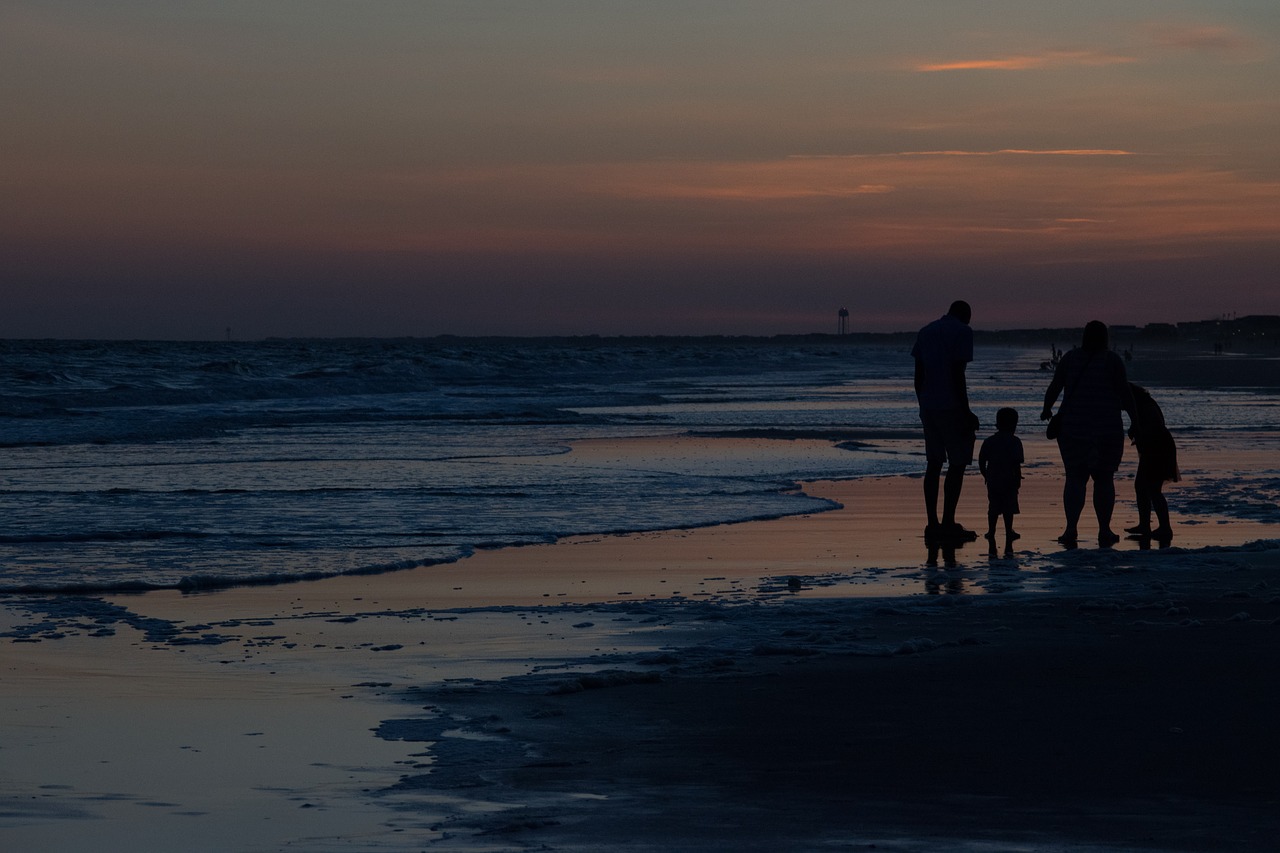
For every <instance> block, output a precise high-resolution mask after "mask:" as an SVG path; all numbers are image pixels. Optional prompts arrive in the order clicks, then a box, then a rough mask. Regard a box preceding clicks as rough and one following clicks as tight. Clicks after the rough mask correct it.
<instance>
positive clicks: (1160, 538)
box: [1125, 383, 1181, 545]
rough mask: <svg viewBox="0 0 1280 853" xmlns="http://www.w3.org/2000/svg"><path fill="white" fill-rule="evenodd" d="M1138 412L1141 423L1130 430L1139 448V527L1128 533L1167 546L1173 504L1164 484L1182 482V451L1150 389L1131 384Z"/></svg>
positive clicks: (1135, 482)
mask: <svg viewBox="0 0 1280 853" xmlns="http://www.w3.org/2000/svg"><path fill="white" fill-rule="evenodd" d="M1129 388H1130V390H1131V391H1132V392H1133V399H1134V402H1135V404H1136V405H1137V409H1138V422H1137V424H1136V425H1135V426H1134V427H1133V428H1132V429H1130V430H1129V438H1131V439H1133V444H1134V446H1135V447H1136V448H1138V473H1137V475H1135V476H1134V478H1133V492H1134V496H1135V497H1136V499H1137V502H1138V523H1137V524H1136V525H1134V526H1133V527H1129V528H1127V529H1126V530H1125V532H1126V533H1128V534H1130V535H1131V537H1132V538H1136V539H1147V538H1150V539H1155V540H1156V541H1157V542H1159V543H1160V544H1162V545H1164V544H1167V543H1169V542H1170V541H1171V540H1172V539H1173V527H1172V526H1171V525H1170V524H1169V502H1168V501H1167V500H1166V499H1165V496H1164V484H1165V483H1166V482H1172V483H1176V482H1177V481H1178V480H1179V479H1181V475H1180V473H1179V472H1178V447H1177V445H1176V444H1174V443H1173V434H1172V433H1170V432H1169V428H1168V427H1167V426H1165V422H1164V412H1163V411H1161V409H1160V404H1159V403H1157V402H1156V401H1155V399H1154V398H1153V397H1152V396H1151V394H1150V392H1148V391H1147V389H1145V388H1143V387H1142V386H1141V385H1134V384H1132V383H1130V385H1129ZM1153 509H1154V510H1155V513H1156V525H1157V526H1156V527H1155V528H1154V529H1153V528H1152V527H1151V511H1152V510H1153Z"/></svg>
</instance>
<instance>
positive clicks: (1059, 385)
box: [1040, 320, 1138, 548]
mask: <svg viewBox="0 0 1280 853" xmlns="http://www.w3.org/2000/svg"><path fill="white" fill-rule="evenodd" d="M1064 390H1065V391H1066V394H1065V395H1064V396H1063V399H1062V407H1061V409H1060V410H1059V414H1060V415H1061V421H1062V428H1061V432H1060V433H1059V434H1058V452H1059V454H1060V455H1061V456H1062V467H1063V469H1064V471H1065V473H1066V483H1065V484H1064V485H1063V487H1062V507H1063V510H1064V512H1065V513H1066V517H1067V526H1066V529H1065V530H1063V531H1062V535H1061V536H1059V537H1058V541H1059V542H1061V543H1062V544H1063V545H1066V546H1068V547H1074V546H1075V544H1076V541H1077V540H1078V539H1079V521H1080V514H1081V512H1082V511H1083V510H1084V503H1085V494H1086V492H1087V489H1088V485H1089V481H1090V480H1092V481H1093V510H1094V513H1095V514H1096V515H1097V517H1098V547H1100V548H1107V547H1110V546H1111V545H1114V544H1115V543H1116V542H1118V541H1120V537H1119V536H1117V535H1116V534H1115V533H1114V532H1113V531H1112V530H1111V514H1112V512H1113V511H1114V510H1115V505H1116V485H1115V473H1116V469H1117V468H1118V467H1120V458H1121V457H1122V456H1123V455H1124V421H1123V420H1122V419H1121V417H1120V413H1121V412H1122V411H1123V412H1128V414H1129V421H1130V423H1131V424H1137V423H1138V415H1137V410H1136V408H1135V406H1134V399H1133V392H1132V390H1131V389H1130V387H1129V380H1128V377H1127V375H1126V373H1125V367H1124V360H1123V359H1122V358H1120V356H1118V355H1116V354H1115V353H1114V352H1112V351H1111V350H1110V349H1109V348H1108V332H1107V326H1106V324H1105V323H1101V322H1099V321H1097V320H1092V321H1090V322H1089V323H1088V324H1087V325H1086V326H1085V327H1084V336H1083V338H1082V340H1081V344H1080V347H1079V349H1074V350H1072V351H1071V352H1069V353H1066V354H1065V355H1063V356H1062V360H1061V361H1059V362H1058V367H1057V369H1056V370H1055V371H1054V373H1053V380H1052V381H1051V382H1050V383H1049V387H1048V389H1047V390H1046V391H1045V395H1044V409H1043V410H1042V411H1041V412H1040V419H1041V420H1048V419H1049V418H1051V417H1052V416H1053V405H1054V403H1055V402H1057V399H1058V395H1059V394H1062V393H1063V391H1064Z"/></svg>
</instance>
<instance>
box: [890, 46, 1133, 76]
mask: <svg viewBox="0 0 1280 853" xmlns="http://www.w3.org/2000/svg"><path fill="white" fill-rule="evenodd" d="M1128 62H1137V59H1136V58H1135V57H1132V56H1120V55H1117V54H1113V53H1105V52H1102V51H1093V50H1048V51H1044V52H1041V53H1033V54H1022V55H1017V56H1003V57H998V58H993V59H964V60H953V61H949V62H922V63H920V64H918V65H916V66H915V70H916V71H921V72H936V71H1029V70H1038V69H1042V68H1062V67H1068V66H1102V65H1121V64H1124V63H1128Z"/></svg>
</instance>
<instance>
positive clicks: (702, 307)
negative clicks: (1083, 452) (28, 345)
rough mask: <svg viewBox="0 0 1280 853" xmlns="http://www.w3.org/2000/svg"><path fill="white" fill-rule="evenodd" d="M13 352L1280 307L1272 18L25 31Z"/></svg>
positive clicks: (86, 0) (828, 328) (744, 18)
mask: <svg viewBox="0 0 1280 853" xmlns="http://www.w3.org/2000/svg"><path fill="white" fill-rule="evenodd" d="M0 92H2V93H3V101H2V102H0V103H3V113H4V115H3V121H2V122H0V151H2V152H3V156H2V157H0V197H2V198H3V202H2V203H0V259H2V266H0V275H3V281H4V284H3V289H4V297H5V298H4V310H3V311H0V337H100V338H132V337H148V338H214V339H217V338H221V337H223V336H224V334H225V330H226V329H227V328H231V329H232V332H233V334H234V336H235V337H237V338H242V339H251V338H258V337H263V336H269V335H285V336H296V335H326V336H328V335H435V334H441V333H450V334H518V335H533V334H648V333H663V334H667V333H674V334H776V333H793V332H815V331H817V332H833V331H835V328H836V312H837V309H839V308H840V307H847V308H848V309H849V311H850V314H851V327H852V328H853V329H855V330H870V331H887V330H900V329H912V328H916V327H918V326H919V325H921V324H922V323H924V322H927V321H928V320H930V319H933V318H934V317H936V316H938V315H939V314H941V313H943V311H945V309H946V306H947V304H948V303H949V302H950V301H951V300H952V299H954V298H964V299H967V300H969V301H970V302H971V303H972V304H973V307H974V326H975V327H976V328H988V329H989V328H1011V327H1038V326H1075V325H1082V324H1083V323H1084V322H1085V321H1086V320H1089V319H1094V318H1097V319H1102V320H1104V321H1107V322H1110V323H1146V322H1152V321H1166V322H1167V321H1179V320H1195V319H1203V318H1209V317H1214V316H1219V315H1222V314H1232V313H1234V314H1241V315H1243V314H1276V313H1280V286H1278V284H1280V282H1278V281H1277V279H1278V278H1280V3H1277V2H1276V0H1198V2H1190V0H1136V2H1117V0H1106V2H1097V1H1096V0H1075V2H1071V3H1064V2H1031V1H1030V0H1020V2H1015V1H1014V0H981V2H979V1H978V0H920V2H913V0H821V2H820V1H819V0H787V2H782V0H767V1H766V0H643V2H623V0H496V1H494V2H491V1H490V0H385V1H384V0H283V1H282V0H254V2H248V0H242V1H241V2H237V0H182V2H171V1H170V0H146V1H145V2H144V0H113V2H102V0H39V2H28V0H7V2H5V3H4V4H3V5H2V6H0Z"/></svg>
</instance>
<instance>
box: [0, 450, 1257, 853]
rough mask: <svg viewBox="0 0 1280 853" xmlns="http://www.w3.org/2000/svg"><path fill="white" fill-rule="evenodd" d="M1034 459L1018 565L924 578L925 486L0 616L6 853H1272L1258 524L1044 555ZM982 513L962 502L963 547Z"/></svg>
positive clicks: (952, 569) (1036, 454)
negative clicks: (311, 577)
mask: <svg viewBox="0 0 1280 853" xmlns="http://www.w3.org/2000/svg"><path fill="white" fill-rule="evenodd" d="M1027 447H1028V453H1029V460H1030V461H1029V464H1028V466H1027V480H1026V481H1025V484H1024V489H1023V497H1022V505H1023V509H1024V513H1023V514H1022V515H1021V516H1020V517H1019V519H1018V529H1019V530H1020V531H1021V532H1022V534H1023V536H1022V539H1020V540H1018V541H1017V542H1016V543H1014V548H1013V551H1012V553H1011V554H1009V555H1008V556H1005V554H1004V551H1003V548H999V549H997V553H996V554H995V555H994V556H993V555H991V554H989V553H988V550H987V547H986V543H985V542H981V541H979V542H978V543H972V544H969V545H967V546H965V547H963V548H960V549H959V550H958V551H957V552H956V553H955V554H954V555H953V556H950V557H949V555H947V554H945V553H942V554H937V555H930V554H929V552H928V550H927V549H926V547H925V544H924V541H923V538H922V536H921V532H920V529H919V528H920V526H921V525H920V521H919V518H920V514H921V513H920V508H919V504H920V481H919V479H918V478H881V479H871V480H862V481H853V482H823V483H811V484H805V485H804V488H805V490H806V491H807V492H808V493H810V494H814V495H819V496H822V497H829V498H831V499H833V500H836V501H838V502H840V503H841V504H843V507H844V508H843V509H840V510H835V511H832V512H826V513H818V514H813V515H808V516H798V517H792V518H786V519H779V520H774V521H761V522H751V523H746V524H739V525H725V526H720V527H711V528H702V529H694V530H681V531H667V532H661V533H652V534H637V535H629V536H604V537H579V538H575V539H570V540H566V541H563V542H560V543H557V544H555V545H548V546H529V547H525V548H517V549H507V550H503V551H495V552H485V553H480V554H477V555H476V556H474V557H472V558H470V559H468V560H464V561H462V562H459V563H457V564H455V565H451V566H433V567H426V568H423V569H420V570H414V571H410V572H400V573H395V574H389V575H381V576H373V577H358V578H338V579H333V580H329V581H322V582H315V583H306V584H295V585H291V586H281V587H268V588H250V589H233V590H225V591H221V592H218V593H209V594H196V595H180V594H177V593H149V594H145V595H137V596H115V597H111V598H110V599H107V600H101V599H85V600H79V599H77V600H72V601H60V602H56V603H54V604H46V605H45V610H40V609H39V608H38V607H35V605H32V606H33V607H35V609H34V610H33V609H31V608H26V609H23V608H22V607H17V609H15V603H14V602H9V603H8V605H7V606H6V607H4V608H0V618H3V619H4V620H5V623H4V625H0V628H5V627H10V628H11V627H13V626H14V625H16V624H19V623H21V624H23V625H26V626H27V628H28V629H30V630H28V633H26V634H25V635H24V636H23V637H22V639H23V640H25V641H24V642H5V643H4V644H3V645H2V646H0V648H3V655H4V657H3V661H2V663H0V699H2V700H3V709H4V738H3V741H0V794H2V795H3V800H2V806H0V842H2V843H3V845H4V847H5V848H6V849H8V848H10V847H13V848H14V849H19V848H23V849H41V850H73V849H86V848H88V847H92V848H94V849H98V850H137V849H179V848H181V849H185V850H281V849H306V850H315V851H320V850H421V849H440V850H526V849H550V850H591V851H597V850H599V851H604V850H620V849H626V850H717V849H723V850H730V849H733V850H743V849H752V850H817V849H870V845H875V849H881V850H884V849H889V850H936V849H951V850H984V851H989V850H1023V849H1036V850H1055V849H1058V850H1103V849H1106V850H1117V849H1126V850H1129V849H1159V850H1269V849H1274V841H1273V839H1274V838H1275V837H1280V836H1278V835H1277V830H1280V820H1278V819H1277V817H1276V816H1277V815H1280V803H1278V802H1277V799H1278V798H1280V772H1277V771H1276V770H1275V768H1276V767H1280V760H1278V759H1280V740H1278V738H1280V734H1277V732H1280V730H1278V729H1276V727H1275V725H1274V721H1275V720H1276V719H1280V691H1278V690H1277V689H1276V687H1275V686H1274V684H1273V681H1274V673H1275V672H1276V671H1280V670H1278V669H1277V666H1278V665H1280V642H1277V637H1278V636H1280V635H1278V634H1277V631H1280V626H1278V625H1277V620H1280V560H1278V559H1277V552H1276V551H1273V550H1270V548H1269V547H1268V546H1254V547H1250V548H1243V549H1242V548H1240V547H1238V546H1240V545H1242V544H1243V543H1247V542H1250V541H1253V540H1258V539H1270V538H1271V537H1272V536H1273V535H1274V532H1275V529H1276V528H1275V527H1274V525H1268V524H1265V523H1261V522H1246V521H1239V520H1233V519H1229V518H1226V517H1225V516H1224V517H1214V518H1210V517H1204V516H1201V517H1197V518H1191V519H1189V518H1186V517H1183V516H1178V515H1175V524H1176V526H1177V530H1178V538H1177V539H1176V540H1175V542H1174V545H1175V546H1176V547H1175V548H1173V549H1168V550H1164V551H1161V550H1151V551H1142V550H1139V548H1138V545H1137V543H1132V542H1125V543H1122V544H1121V545H1120V546H1118V547H1117V548H1114V549H1108V550H1099V549H1096V548H1087V547H1085V548H1081V549H1079V550H1076V551H1069V552H1068V551H1063V550H1062V549H1061V547H1060V546H1058V545H1056V543H1054V542H1053V537H1054V536H1056V535H1057V533H1058V532H1060V530H1061V518H1060V511H1061V508H1060V497H1059V492H1060V488H1061V483H1060V480H1059V478H1058V471H1057V468H1056V463H1055V460H1054V458H1053V455H1052V453H1051V450H1052V447H1051V445H1049V444H1048V443H1047V442H1043V441H1040V440H1035V439H1028V440H1027ZM631 450H632V451H633V452H643V451H644V450H645V448H641V447H637V448H631ZM904 452H909V451H907V450H906V449H904ZM1256 453H1257V459H1256V460H1255V459H1251V458H1248V457H1249V453H1248V452H1241V453H1239V454H1236V455H1235V456H1233V457H1232V458H1230V459H1225V458H1222V457H1221V455H1220V454H1218V453H1217V452H1216V451H1212V450H1210V449H1207V448H1197V447H1195V446H1194V445H1190V446H1188V447H1186V448H1185V450H1184V457H1183V466H1184V469H1187V470H1193V469H1194V470H1197V471H1201V472H1204V471H1210V472H1212V471H1230V470H1239V469H1240V468H1241V467H1248V466H1250V465H1259V464H1267V465H1274V461H1273V460H1274V448H1259V449H1258V450H1257V451H1256ZM1264 460H1265V462H1264ZM1178 488H1179V487H1172V488H1171V489H1170V496H1171V502H1172V503H1173V505H1174V507H1175V509H1176V508H1177V505H1178V497H1177V496H1178ZM1120 493H1121V498H1122V505H1121V508H1120V509H1119V510H1118V515H1117V525H1116V526H1117V527H1120V526H1125V525H1127V524H1129V523H1132V518H1131V515H1132V507H1131V505H1130V504H1128V503H1127V499H1128V494H1127V485H1126V484H1124V483H1122V485H1121V487H1120ZM983 503H984V502H983V500H982V495H981V481H980V480H979V479H978V478H977V477H976V475H975V476H971V477H970V478H969V480H968V482H967V484H966V492H965V499H964V501H963V503H962V511H961V520H962V521H963V522H965V523H966V524H967V525H969V526H971V527H976V526H979V525H981V524H983V522H984V518H983V515H984V513H983ZM1086 519H1087V512H1086ZM1193 522H1195V523H1193ZM1091 531H1092V528H1091V527H1090V526H1089V523H1088V522H1087V521H1086V523H1085V524H1083V525H1082V532H1083V533H1085V534H1086V535H1088V533H1090V532H1091ZM1272 544H1274V543H1272ZM1206 546H1213V547H1210V548H1208V549H1206ZM931 557H932V558H933V559H932V560H931ZM931 562H933V563H934V564H932V565H931V564H930V563H931ZM793 579H794V580H793ZM41 620H43V621H41ZM33 625H34V627H32V626H33ZM107 629H109V630H110V631H111V632H114V633H113V634H112V635H111V636H95V635H94V634H95V633H107ZM371 730H372V732H371ZM373 732H376V734H377V736H375V734H374V733H373Z"/></svg>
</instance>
